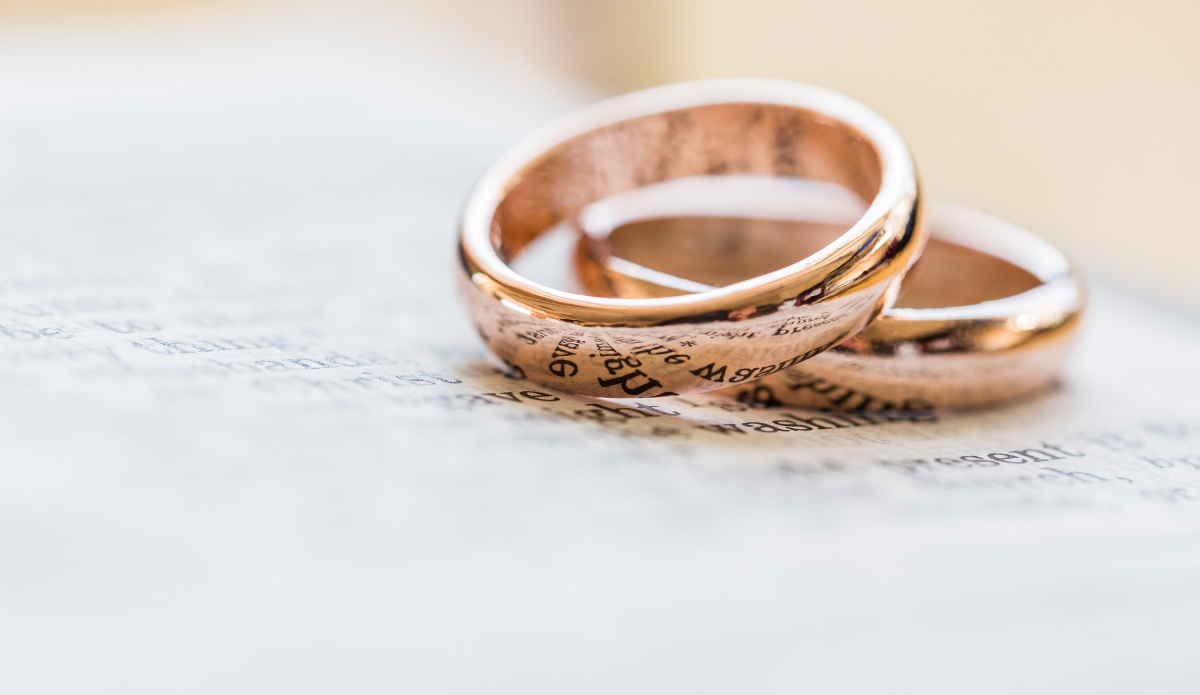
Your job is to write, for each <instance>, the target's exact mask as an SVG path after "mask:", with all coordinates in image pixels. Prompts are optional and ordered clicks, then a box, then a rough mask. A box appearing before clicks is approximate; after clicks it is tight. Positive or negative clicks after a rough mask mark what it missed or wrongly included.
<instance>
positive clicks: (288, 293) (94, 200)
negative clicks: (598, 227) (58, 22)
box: [0, 14, 1200, 694]
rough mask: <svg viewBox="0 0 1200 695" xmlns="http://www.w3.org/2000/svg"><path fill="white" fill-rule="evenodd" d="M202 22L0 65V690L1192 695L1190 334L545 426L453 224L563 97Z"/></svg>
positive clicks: (370, 44)
mask: <svg viewBox="0 0 1200 695" xmlns="http://www.w3.org/2000/svg"><path fill="white" fill-rule="evenodd" d="M226 19H227V18H226ZM226 19H220V20H219V21H218V20H213V21H211V22H208V23H204V22H200V23H199V24H197V23H188V24H186V25H180V26H175V25H171V24H169V23H168V25H167V26H158V25H155V26H148V27H143V28H140V29H138V28H133V29H131V28H120V29H112V28H110V29H109V30H106V32H107V33H98V32H93V31H92V30H89V29H86V28H74V29H56V28H45V27H42V28H39V27H24V28H22V27H15V28H14V27H9V28H8V29H6V30H5V31H6V32H7V33H6V34H5V38H4V39H3V40H0V93H2V94H3V95H4V98H3V99H0V190H2V191H3V193H2V194H0V201H2V202H0V239H2V245H0V394H2V395H0V452H2V454H0V514H2V519H3V522H2V523H0V553H2V557H3V562H2V564H0V615H3V620H2V621H0V652H2V653H3V654H4V657H2V660H3V661H4V666H3V668H2V669H0V687H2V688H3V690H4V691H6V692H13V693H16V692H21V693H40V692H47V693H49V692H54V693H59V692H62V693H67V692H72V693H78V692H96V693H98V692H114V693H116V692H120V693H126V694H128V693H142V692H145V693H165V692H170V693H193V692H194V693H213V692H223V693H242V692H244V693H265V692H287V693H331V692H339V693H376V692H378V693H399V692H405V693H502V692H503V693H507V692H512V693H543V692H544V693H564V692H571V693H615V692H621V693H642V692H644V693H690V694H696V693H730V692H740V693H785V692H786V693H796V692H812V693H841V692H845V693H859V692H887V693H898V692H914V693H916V692H921V693H933V692H945V693H963V692H972V693H983V692H1005V693H1012V692H1025V693H1032V692H1039V693H1040V692H1045V693H1062V692H1091V693H1109V692H1154V693H1167V692H1195V691H1196V690H1197V689H1198V688H1200V662H1198V661H1197V659H1196V657H1195V647H1196V645H1197V644H1198V640H1200V627H1198V626H1200V589H1198V588H1197V587H1200V406H1198V405H1197V402H1196V390H1197V387H1198V386H1200V329H1198V328H1197V326H1196V324H1195V323H1194V322H1191V321H1190V320H1189V319H1185V318H1183V317H1182V316H1177V315H1175V314H1172V313H1170V312H1167V311H1164V310H1161V309H1158V308H1156V307H1154V306H1152V305H1149V304H1146V303H1143V302H1140V301H1138V300H1134V299H1131V298H1128V297H1126V296H1125V295H1123V294H1121V293H1120V292H1117V291H1115V290H1112V289H1108V288H1105V287H1103V286H1101V287H1099V288H1097V289H1096V291H1095V292H1094V295H1093V297H1092V300H1093V301H1092V306H1091V311H1090V312H1089V315H1088V317H1087V322H1086V327H1085V329H1084V333H1083V335H1082V337H1081V339H1080V343H1079V346H1078V350H1077V352H1076V354H1075V356H1074V357H1073V359H1072V361H1071V366H1070V372H1069V374H1068V375H1067V377H1066V379H1065V383H1064V385H1063V387H1062V388H1061V389H1059V390H1058V391H1056V392H1054V393H1052V394H1049V395H1047V396H1045V397H1042V398H1038V399H1036V400H1033V401H1031V402H1026V403H1022V404H1019V405H1014V406H1011V407H1005V408H1001V409H997V410H993V411H987V412H980V413H976V414H968V415H960V416H952V417H944V418H940V419H938V420H937V421H936V422H907V421H898V422H882V421H881V422H877V423H871V422H867V421H862V420H860V421H840V424H837V423H834V424H832V425H830V424H829V423H825V424H824V425H821V424H817V425H814V427H813V428H811V429H810V430H808V431H781V430H780V428H777V427H776V428H773V427H771V426H770V423H771V422H772V421H773V420H776V419H780V418H782V417H783V415H781V414H780V412H778V411H771V410H763V409H758V408H750V407H747V406H746V405H744V404H738V403H736V402H733V401H730V400H728V399H721V398H718V397H710V396H704V395H701V396H692V397H687V398H686V399H672V398H664V399H655V400H653V401H634V402H633V403H615V402H610V401H601V400H597V399H590V398H576V397H571V396H567V395H564V394H560V393H550V392H548V391H547V390H546V389H545V388H542V387H538V386H535V385H531V384H528V383H526V382H524V381H522V380H520V379H514V378H510V377H509V376H506V375H505V374H503V373H501V371H500V370H497V369H496V368H495V366H494V364H493V363H492V362H490V361H489V359H488V358H487V356H486V355H485V352H484V349H483V347H482V344H481V342H480V341H479V340H478V339H477V337H476V336H474V335H473V333H472V331H471V329H470V327H469V326H468V325H467V323H466V321H465V319H463V318H462V316H461V312H460V310H459V307H458V305H457V299H456V297H455V296H454V292H453V281H452V280H453V278H452V270H453V262H454V238H455V222H456V215H457V213H458V210H459V207H460V205H461V203H462V200H463V198H464V197H465V195H466V193H467V191H468V189H469V187H470V185H471V183H472V181H473V179H474V178H475V177H476V176H478V175H479V173H480V172H481V171H482V169H483V168H484V167H485V166H486V165H487V164H488V163H489V161H490V160H491V159H493V158H494V157H496V156H497V155H499V153H500V152H502V151H503V149H504V148H505V147H506V146H507V145H509V144H511V143H512V142H513V141H514V140H516V139H517V138H519V137H520V136H522V135H524V134H525V133H526V132H528V131H529V130H531V129H532V128H535V127H537V126H538V125H540V124H541V123H543V122H545V121H547V120H549V119H550V118H553V117H555V116H558V115H560V114H562V113H565V112H567V111H569V110H571V109H573V108H575V107H577V106H579V105H582V104H584V103H587V102H588V101H590V100H592V99H594V98H596V97H595V95H593V94H590V93H588V92H586V91H585V90H582V89H577V88H574V87H572V86H571V85H570V84H566V83H563V82H556V81H554V80H553V79H551V78H549V77H545V76H540V75H538V74H535V73H533V72H532V71H530V70H527V69H525V68H521V67H519V66H514V65H510V64H507V63H505V62H503V61H502V60H499V59H495V60H493V59H491V58H490V57H489V56H486V55H484V54H474V53H472V52H471V49H470V48H469V47H464V46H459V45H455V44H453V43H451V42H449V41H445V40H441V39H437V38H436V37H432V38H431V37H430V36H428V35H427V34H426V33H425V32H423V31H419V30H417V29H413V28H406V27H403V26H399V25H391V24H386V25H379V24H373V23H371V22H365V21H361V22H360V21H357V20H354V19H353V18H348V17H345V16H341V15H333V16H328V17H327V16H324V15H317V16H308V15H303V16H300V17H299V18H290V19H289V18H280V17H276V16H274V15H271V14H265V15H261V16H248V17H240V18H237V19H236V21H234V20H228V21H226ZM638 403H641V404H642V405H645V406H653V407H654V408H655V409H657V411H656V410H649V409H646V408H641V409H638V408H637V404H638ZM619 408H632V409H633V410H620V409H619ZM793 415H795V416H797V417H806V418H812V417H816V416H817V415H818V414H817V413H793ZM756 423H757V424H756Z"/></svg>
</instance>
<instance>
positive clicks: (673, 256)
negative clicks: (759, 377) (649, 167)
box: [607, 217, 1041, 309]
mask: <svg viewBox="0 0 1200 695" xmlns="http://www.w3.org/2000/svg"><path fill="white" fill-rule="evenodd" d="M848 228H849V226H848V225H844V224H843V225H838V224H825V223H816V222H795V221H787V220H758V219H743V218H730V217H661V218H654V219H648V220H639V221H636V222H631V223H628V224H624V225H621V226H619V227H617V228H616V229H614V230H613V231H612V232H611V234H609V235H608V237H607V244H608V248H609V251H610V252H611V253H612V255H613V256H616V257H618V258H622V259H624V260H627V261H631V262H633V263H636V264H638V265H640V266H643V267H646V268H649V269H651V270H656V271H659V272H662V273H666V274H668V275H673V276H675V277H678V278H683V279H685V280H691V281H693V282H699V283H703V284H705V285H711V286H714V287H723V286H725V285H731V284H733V283H735V282H741V281H742V280H747V279H749V278H752V277H757V276H759V275H765V274H766V273H769V272H772V271H775V270H778V269H780V268H784V267H786V266H789V265H791V264H793V263H796V262H799V261H801V260H803V259H805V258H807V257H808V256H810V255H812V254H813V253H814V252H815V251H817V250H820V249H821V248H824V247H825V246H827V245H828V244H829V243H830V242H832V241H833V240H834V239H836V238H837V237H839V236H841V235H842V234H843V233H845V231H846V230H847V229H848ZM934 234H936V229H935V230H934ZM1040 284H1041V281H1040V280H1038V278H1037V277H1036V276H1035V275H1034V274H1033V273H1031V272H1029V271H1028V270H1025V269H1024V268H1021V267H1020V266H1017V265H1015V264H1013V263H1009V262H1008V261H1005V260H1002V259H1000V258H996V257H995V256H991V255H989V254H986V253H983V252H981V251H977V250H975V249H972V248H969V247H966V246H961V245H959V244H952V243H949V242H946V241H941V240H939V239H937V238H931V239H930V240H929V243H928V245H927V246H926V248H925V252H924V254H923V255H922V256H921V259H920V260H919V261H918V262H917V264H916V266H914V267H913V269H912V270H911V271H909V273H908V275H907V276H906V277H905V280H904V284H903V286H902V289H901V293H900V297H899V298H898V300H897V302H896V304H895V306H896V307H903V308H911V309H929V308H935V307H951V306H970V305H972V304H978V303H979V302H985V301H991V300H995V299H1003V298H1004V297H1011V296H1013V295H1017V294H1020V293H1022V292H1025V291H1027V290H1030V289H1033V288H1034V287H1037V286H1038V285H1040ZM678 294H683V292H679V293H678Z"/></svg>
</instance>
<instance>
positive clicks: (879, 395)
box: [575, 177, 1084, 411]
mask: <svg viewBox="0 0 1200 695" xmlns="http://www.w3.org/2000/svg"><path fill="white" fill-rule="evenodd" d="M862 207H863V204H862V201H861V200H859V199H857V196H855V195H854V194H853V193H851V192H849V191H847V190H845V189H841V188H838V187H831V186H828V185H827V184H814V183H812V182H788V181H778V180H773V179H764V178H762V177H741V178H740V179H736V178H735V179H729V180H725V181H722V180H720V179H716V178H711V177H710V178H706V179H693V180H690V181H687V182H672V183H670V184H658V185H652V186H648V187H645V188H643V189H641V190H638V191H630V192H626V193H623V194H620V195H617V196H613V197H611V198H609V199H607V200H604V201H599V202H597V203H594V204H593V205H591V206H589V207H588V208H585V209H584V210H582V211H581V213H580V214H579V215H577V216H576V218H575V224H576V225H577V226H578V228H579V230H580V231H582V232H584V236H582V237H581V239H580V242H579V246H578V248H577V254H576V262H577V264H578V269H579V274H580V276H581V278H582V280H583V282H584V284H585V286H586V287H587V288H588V289H589V290H590V291H593V292H596V293H598V294H603V295H616V296H624V297H638V296H657V297H663V296H676V295H680V294H683V293H689V292H709V291H711V290H712V289H713V286H714V285H719V284H721V283H722V282H732V281H735V280H737V279H738V278H740V277H747V276H753V275H757V274H761V273H763V272H767V271H769V270H771V269H772V268H773V267H775V266H777V265H778V264H779V263H781V262H787V261H788V259H793V258H797V257H803V256H804V255H806V254H807V253H808V252H810V250H811V248H812V247H813V246H814V245H819V244H821V243H823V241H824V239H826V238H828V237H829V236H830V235H836V234H840V233H841V230H844V229H845V225H847V224H850V223H852V222H853V221H854V219H856V215H858V214H859V213H860V212H861V210H862ZM929 210H930V212H929V220H930V221H929V226H930V234H931V236H930V240H929V244H928V246H927V247H926V249H925V252H924V255H923V256H922V258H921V260H920V262H919V263H917V265H916V266H915V267H914V268H913V270H912V271H911V272H909V273H908V276H907V277H906V279H905V280H904V283H903V286H902V290H901V294H900V298H899V301H898V302H897V303H896V305H895V306H893V307H892V308H889V309H886V310H885V311H884V312H883V313H882V315H881V316H880V318H879V319H878V320H876V321H875V322H873V323H872V324H870V325H869V326H867V327H866V328H865V329H864V330H863V331H862V332H861V333H859V334H857V335H855V336H853V337H851V338H849V339H848V340H846V341H845V342H843V343H841V344H840V345H838V346H837V347H834V348H833V349H831V350H829V351H828V352H826V353H824V354H822V355H820V356H817V357H814V358H812V359H811V360H809V361H808V362H806V363H805V364H804V365H802V366H799V367H792V368H789V369H785V370H782V371H780V372H777V373H776V374H774V375H771V376H769V377H767V378H766V379H764V380H762V381H759V382H757V383H755V384H751V385H749V386H744V385H743V386H738V387H734V388H733V389H729V391H730V392H732V393H734V394H736V395H737V396H738V398H739V399H740V400H744V401H750V402H754V403H758V404H764V405H769V404H779V405H790V406H798V407H808V408H816V409H824V410H857V411H889V410H891V411H925V410H932V409H935V408H936V409H955V408H971V407H978V406H984V405H992V404H996V403H1000V402H1004V401H1009V400H1013V399H1016V398H1020V397H1023V396H1027V395H1030V394H1032V393H1035V392H1038V391H1040V390H1043V389H1045V388H1046V387H1047V386H1049V385H1050V384H1051V383H1053V382H1054V381H1055V380H1056V379H1057V377H1058V374H1059V372H1060V370H1061V367H1062V364H1063V361H1064V359H1065V356H1066V353H1067V350H1068V348H1069V346H1070V344H1071V342H1072V338H1073V336H1074V333H1075V331H1076V328H1077V326H1078V323H1079V317H1080V313H1081V311H1082V309H1083V306H1084V289H1083V284H1082V281H1081V279H1080V277H1079V276H1078V275H1077V274H1076V273H1075V271H1074V270H1072V268H1071V266H1070V264H1069V262H1068V261H1067V259H1066V258H1065V257H1064V256H1063V254H1062V253H1060V252H1059V251H1058V250H1057V249H1055V248H1054V247H1053V246H1051V245H1050V244H1048V243H1047V242H1045V241H1043V240H1042V239H1040V238H1038V237H1036V236H1034V235H1033V234H1030V233H1029V232H1027V231H1025V230H1023V229H1020V228H1019V227H1016V226H1014V225H1012V224H1009V223H1007V222H1004V221H1002V220H998V219H996V218H994V217H990V216H988V215H985V214H983V213H979V212H974V211H971V210H967V209H965V208H961V207H956V206H953V205H948V204H945V203H931V204H930V206H929ZM781 225H782V226H790V227H791V229H790V233H788V230H785V229H781V228H780V227H781ZM696 248H707V249H722V253H721V254H720V256H721V259H722V261H721V262H720V263H711V262H709V258H710V256H704V255H700V254H697V253H695V249H696ZM652 265H653V266H655V267H651V266H652Z"/></svg>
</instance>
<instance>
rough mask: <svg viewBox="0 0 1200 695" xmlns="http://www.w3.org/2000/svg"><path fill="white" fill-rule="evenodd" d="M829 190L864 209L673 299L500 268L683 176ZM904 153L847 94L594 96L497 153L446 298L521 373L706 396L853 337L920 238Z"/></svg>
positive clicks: (758, 91)
mask: <svg viewBox="0 0 1200 695" xmlns="http://www.w3.org/2000/svg"><path fill="white" fill-rule="evenodd" d="M714 175H717V176H723V175H766V176H772V177H780V178H791V179H808V180H812V181H815V182H827V183H832V184H837V185H839V186H843V187H845V188H847V189H849V190H851V191H853V192H854V193H855V194H856V195H858V196H859V197H861V198H862V199H863V200H868V201H870V204H869V205H868V206H867V207H866V209H865V210H864V211H863V212H862V214H861V216H860V217H859V218H858V219H857V220H856V221H855V222H854V224H853V225H851V226H850V227H849V228H848V229H847V230H846V231H845V233H844V234H841V235H840V236H838V237H837V238H836V239H834V240H832V241H831V243H830V244H829V245H827V246H826V247H824V248H822V249H820V250H819V251H818V252H816V253H815V254H812V255H811V256H809V257H807V258H805V259H803V260H800V261H798V262H796V263H793V264H791V265H789V266H787V267H783V268H779V269H776V270H773V271H772V272H769V273H765V274H763V275H761V276H758V277H754V278H750V279H747V280H743V281H741V282H735V283H732V284H730V285H728V286H726V287H720V288H713V289H709V290H706V291H704V292H699V293H695V294H689V295H687V296H676V297H643V298H609V297H593V296H587V295H582V294H574V293H570V292H564V291H560V290H556V289H552V288H550V287H547V286H545V285H541V284H538V283H536V282H533V281H531V280H529V279H527V278H525V277H522V276H521V275H520V274H518V273H516V272H515V271H513V270H512V268H511V267H510V266H509V262H510V261H512V260H513V259H514V258H515V257H516V256H517V255H518V254H520V253H521V252H522V251H523V250H524V249H525V248H526V247H527V246H528V245H529V244H530V242H531V241H533V240H534V239H535V238H537V237H538V236H539V235H541V234H543V233H545V232H546V231H547V230H549V229H551V228H552V227H555V225H558V224H560V223H562V222H563V221H564V220H568V219H571V218H573V217H574V216H575V215H576V214H577V213H578V212H579V211H580V210H581V209H582V208H583V207H585V206H586V205H588V204H589V203H593V202H595V201H598V200H601V199H604V198H607V197H610V196H613V195H615V194H618V193H622V192H625V191H630V190H633V189H636V188H639V187H643V186H646V185H647V184H653V183H659V182H664V181H671V180H678V179H682V178H686V177H694V176H705V177H708V176H714ZM924 236H925V233H924V229H923V226H922V224H921V199H920V196H919V194H918V183H917V175H916V171H915V169H914V166H913V162H912V158H911V155H910V154H909V152H908V148H907V147H906V145H905V144H904V141H903V140H902V139H901V137H900V135H899V134H898V133H897V132H896V131H895V129H893V128H892V127H891V126H890V125H889V124H888V123H887V122H886V121H884V120H883V119H882V118H880V117H879V116H878V115H876V114H875V113H874V112H872V111H870V110H869V109H867V108H866V107H865V106H863V105H861V104H859V103H858V102H856V101H853V100H852V99H849V98H848V97H845V96H842V95H840V94H837V93H835V92H831V91H828V90H825V89H821V88H818V87H812V86H808V85H802V84H797V83H792V82H784V81H776V80H757V79H755V80H745V79H739V80H714V81H703V82H692V83H683V84H675V85H669V86H666V87H658V88H655V89H650V90H645V91H642V92H636V93H633V94H628V95H625V96H621V97H617V98H614V99H610V100H608V101H605V102H602V103H600V104H597V105H595V106H592V107H590V108H587V109H584V110H583V111H580V112H578V113H576V114H574V115H571V116H568V117H566V118H565V119H563V120H561V121H559V122H557V123H554V124H551V125H550V126H548V127H546V128H545V129H543V130H541V131H540V132H537V133H535V134H534V135H533V136H532V137H530V138H528V139H527V140H525V141H523V142H521V143H520V144H518V145H517V146H516V147H514V148H513V149H512V150H510V151H509V152H507V153H506V154H505V155H503V156H502V157H501V158H500V160H499V161H497V162H496V163H495V164H494V165H493V166H492V167H491V168H490V169H489V170H488V171H487V172H486V173H485V174H484V175H483V178H482V179H481V180H480V181H479V183H478V184H477V185H476V187H475V189H474V190H473V191H472V193H471V195H470V197H469V198H468V200H467V204H466V207H465V209H464V212H463V219H462V227H461V237H460V246H459V248H460V261H461V262H460V264H459V268H460V272H459V274H458V275H459V289H460V297H461V299H462V302H463V305H464V307H465V309H466V312H467V314H468V316H469V318H470V320H471V321H472V323H473V324H474V326H475V328H476V329H477V331H478V332H479V335H480V336H481V337H482V338H483V340H484V342H485V343H486V345H487V346H488V348H489V349H490V350H491V351H492V352H493V353H494V354H495V355H496V356H497V357H499V358H500V359H501V360H502V361H504V362H505V363H507V364H508V365H510V366H511V367H512V368H513V369H515V370H520V371H521V372H522V373H523V374H524V375H525V376H526V377H527V378H529V379H531V380H533V381H535V382H538V383H541V384H545V385H547V386H551V387H554V388H557V389H560V390H562V391H568V392H573V393H578V394H584V395H589V396H605V397H615V398H623V397H634V396H637V397H653V396H666V395H678V394H685V393H690V392H697V391H707V390H712V389H716V388H721V387H725V386H728V385H729V384H731V383H733V384H736V383H743V382H749V381H753V380H755V379H758V378H760V377H764V376H767V375H769V374H774V373H778V372H781V371H783V370H785V369H787V368H788V367H792V366H794V365H796V364H799V363H800V362H802V361H804V360H806V359H809V358H811V357H813V356H814V355H817V354H819V353H821V352H823V351H824V350H826V349H828V348H829V347H831V346H833V345H836V344H837V343H839V342H841V341H842V340H844V339H845V338H847V337H848V336H851V335H853V334H855V333H857V332H859V331H860V330H861V329H862V328H863V327H864V326H865V325H866V324H867V323H869V322H870V321H871V320H872V319H874V318H875V317H876V316H877V315H878V314H879V312H880V311H881V310H882V309H883V308H884V307H886V306H888V305H889V304H890V303H891V301H892V300H893V299H894V298H895V294H896V292H897V290H898V288H899V280H900V278H901V277H902V276H903V274H904V271H905V270H907V268H908V267H909V266H910V265H911V263H912V262H913V261H914V260H915V258H916V257H917V255H918V254H919V252H920V248H921V246H922V244H923V243H924Z"/></svg>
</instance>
